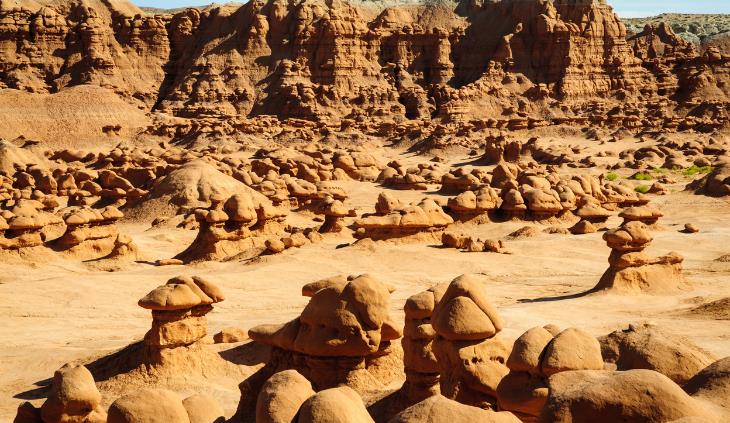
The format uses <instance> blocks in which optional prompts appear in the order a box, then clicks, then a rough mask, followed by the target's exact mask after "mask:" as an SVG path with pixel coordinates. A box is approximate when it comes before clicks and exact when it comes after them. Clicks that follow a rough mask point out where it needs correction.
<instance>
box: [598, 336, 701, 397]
mask: <svg viewBox="0 0 730 423" xmlns="http://www.w3.org/2000/svg"><path fill="white" fill-rule="evenodd" d="M599 341H600V343H601V352H602V355H603V359H604V361H606V362H607V363H613V364H615V365H616V369H617V370H632V369H648V370H654V371H657V372H659V373H661V374H663V375H665V376H667V377H668V378H669V379H671V380H672V381H673V382H675V383H677V384H680V385H681V384H684V383H685V382H687V381H688V380H689V379H691V378H692V377H693V376H694V375H696V374H697V373H698V372H699V371H700V370H702V369H704V368H705V367H707V366H708V365H710V364H711V363H712V362H713V361H714V357H713V356H712V355H711V354H710V353H708V352H707V351H705V350H703V349H701V348H700V347H698V346H697V345H695V344H694V343H692V341H690V340H689V339H687V338H685V337H682V336H678V335H674V334H671V333H668V332H666V331H663V330H660V328H658V327H655V326H650V325H629V327H628V329H624V330H617V331H615V332H612V333H610V334H608V335H606V336H604V337H601V338H599Z"/></svg>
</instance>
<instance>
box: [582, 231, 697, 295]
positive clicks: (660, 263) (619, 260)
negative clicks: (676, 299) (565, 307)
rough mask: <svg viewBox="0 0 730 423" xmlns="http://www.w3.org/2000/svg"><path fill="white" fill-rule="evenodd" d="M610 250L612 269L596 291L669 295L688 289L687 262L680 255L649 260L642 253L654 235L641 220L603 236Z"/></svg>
mask: <svg viewBox="0 0 730 423" xmlns="http://www.w3.org/2000/svg"><path fill="white" fill-rule="evenodd" d="M603 239H604V240H605V241H606V243H607V244H608V246H609V247H610V248H611V254H610V255H609V258H608V263H609V268H608V270H606V272H605V273H604V274H603V276H601V280H600V281H599V282H598V284H597V285H596V286H595V288H594V290H596V291H602V290H610V291H611V292H616V293H623V294H638V293H650V294H666V293H671V292H676V291H677V290H679V289H682V288H683V287H684V286H685V284H686V283H685V281H684V277H683V275H682V262H683V261H684V259H683V258H682V257H681V256H680V255H679V254H677V253H670V254H668V255H666V256H662V257H657V258H653V257H649V256H647V255H646V254H644V252H643V250H644V249H645V248H647V247H648V246H649V244H650V243H651V241H652V239H653V238H652V236H651V235H650V234H649V229H648V228H647V226H646V225H644V224H643V223H641V222H640V221H629V222H627V223H624V224H623V225H621V226H620V227H618V228H616V229H612V230H610V231H608V232H606V233H604V234H603Z"/></svg>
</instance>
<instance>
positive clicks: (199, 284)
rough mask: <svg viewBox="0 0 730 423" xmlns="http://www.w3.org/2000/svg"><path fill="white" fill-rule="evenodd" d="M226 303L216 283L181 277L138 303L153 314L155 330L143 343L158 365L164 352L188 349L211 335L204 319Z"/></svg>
mask: <svg viewBox="0 0 730 423" xmlns="http://www.w3.org/2000/svg"><path fill="white" fill-rule="evenodd" d="M224 299H225V297H224V295H223V293H222V292H221V290H220V289H219V288H218V287H217V286H215V285H214V284H213V283H211V282H208V281H206V280H205V279H202V278H199V277H197V276H194V277H187V276H178V277H176V278H173V279H170V280H169V281H168V282H167V284H165V285H162V286H159V287H157V288H155V289H154V290H152V291H151V292H150V293H149V294H147V295H146V296H145V297H144V298H142V299H141V300H139V303H138V304H139V306H140V307H142V308H146V309H148V310H152V328H151V329H150V330H149V331H148V332H147V334H146V335H145V337H144V343H145V344H146V345H147V347H148V350H149V351H150V352H151V354H150V359H151V360H153V361H155V360H157V359H158V358H159V357H161V352H163V351H164V350H169V349H174V348H179V347H188V346H191V345H193V344H195V343H196V342H198V341H200V340H201V339H203V338H204V337H205V336H206V335H207V334H208V321H207V319H206V317H205V315H206V314H208V313H209V312H210V311H212V310H213V304H215V303H218V302H220V301H223V300H224Z"/></svg>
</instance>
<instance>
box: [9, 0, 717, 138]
mask: <svg viewBox="0 0 730 423" xmlns="http://www.w3.org/2000/svg"><path fill="white" fill-rule="evenodd" d="M82 84H91V85H99V86H102V87H104V88H106V89H108V90H111V91H113V92H114V93H115V94H116V95H118V96H119V97H121V98H122V99H124V100H125V101H126V102H128V103H131V104H133V105H135V106H137V107H138V108H140V109H141V110H143V111H145V112H147V113H151V114H158V115H160V114H162V113H164V114H167V115H173V116H176V117H178V118H183V119H185V118H188V119H189V118H192V119H197V120H201V119H211V118H212V119H221V120H228V124H229V125H233V126H235V124H234V123H230V122H232V121H231V120H230V119H231V118H237V119H241V120H243V119H251V118H260V117H263V116H270V115H273V116H276V117H278V118H279V119H297V120H302V121H310V122H319V123H315V125H324V126H328V127H331V128H337V129H344V128H350V127H357V128H360V129H364V130H366V131H371V132H372V131H375V132H377V133H378V134H383V133H386V134H390V135H392V134H395V133H399V131H400V133H403V132H404V131H405V132H408V131H411V130H413V128H419V127H420V128H424V127H427V126H429V125H431V126H433V125H437V124H444V125H450V124H456V125H457V126H458V125H460V126H461V127H464V126H465V125H466V126H467V127H476V128H496V129H512V130H518V129H528V128H534V127H538V126H547V125H556V124H573V125H577V126H587V125H593V126H609V127H610V126H623V127H626V128H658V129H661V128H664V129H688V128H697V129H701V130H712V129H714V128H718V127H721V126H724V125H726V124H727V122H728V120H729V117H728V114H727V112H726V111H725V109H726V108H727V107H726V106H727V104H728V95H729V94H730V56H727V55H723V54H722V53H721V52H720V51H719V50H718V49H712V48H710V49H708V50H707V51H706V52H704V53H702V54H700V53H699V52H698V51H697V49H696V48H695V47H694V46H693V45H692V44H691V43H688V42H686V41H684V40H683V39H681V38H679V37H678V36H677V35H676V34H674V33H673V31H672V29H671V28H670V27H669V26H666V25H661V24H659V25H651V24H650V25H647V26H646V28H645V29H644V30H643V31H642V32H640V33H637V34H633V35H627V30H626V27H625V25H624V24H623V23H622V22H621V20H620V19H619V18H618V17H617V15H616V14H615V13H614V12H613V10H612V8H611V6H610V5H608V4H607V3H606V2H605V1H603V0H525V1H514V0H502V1H481V0H463V1H461V2H459V3H451V2H446V1H443V2H436V3H431V2H428V3H427V4H425V3H424V4H418V3H405V4H397V5H393V6H388V5H380V4H379V5H377V6H376V5H375V4H367V3H362V2H353V3H348V2H344V1H341V0H334V1H323V0H298V1H295V0H266V1H265V0H254V1H250V2H248V3H246V4H244V5H232V4H230V5H224V6H210V7H208V8H204V9H194V8H190V9H185V10H182V11H178V12H176V13H174V14H156V15H150V14H145V13H144V12H142V11H141V10H140V9H138V8H137V7H136V6H133V5H132V4H130V3H128V2H126V1H124V0H113V1H100V0H74V1H71V2H67V1H60V0H41V1H37V0H15V1H11V2H8V1H7V0H2V1H0V89H1V88H9V89H16V90H22V91H28V92H33V93H41V94H43V93H46V94H53V93H58V92H60V91H63V90H66V89H68V88H69V87H72V86H76V85H82ZM409 122H411V123H410V124H409ZM171 125H172V126H175V125H177V126H178V127H177V128H175V129H172V130H171V132H174V133H175V134H176V136H179V135H180V128H179V126H180V125H182V124H180V123H178V124H171ZM186 125H187V126H188V130H189V124H186ZM300 125H301V124H300ZM156 126H157V128H156V129H155V130H154V131H156V133H159V132H160V131H161V130H160V127H161V125H156ZM183 126H185V125H183ZM244 126H245V125H244ZM305 126H306V124H305ZM141 129H142V130H144V128H141ZM168 129H169V128H168ZM147 130H148V131H150V129H147ZM231 130H233V129H231ZM154 131H153V132H154ZM431 131H432V134H434V135H435V136H439V135H443V132H444V129H443V128H441V129H435V128H432V130H431ZM439 131H441V134H440V133H439ZM446 132H449V131H448V130H446ZM0 135H4V134H0ZM183 135H184V134H183ZM5 136H7V135H5Z"/></svg>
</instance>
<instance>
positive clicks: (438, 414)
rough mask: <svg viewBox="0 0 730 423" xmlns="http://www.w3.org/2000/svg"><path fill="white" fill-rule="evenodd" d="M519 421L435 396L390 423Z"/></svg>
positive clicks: (397, 416) (507, 422)
mask: <svg viewBox="0 0 730 423" xmlns="http://www.w3.org/2000/svg"><path fill="white" fill-rule="evenodd" d="M519 421H520V420H519V419H518V418H517V417H515V416H514V415H512V414H511V413H508V412H499V413H497V412H494V411H491V410H482V409H481V408H477V407H470V406H468V405H464V404H461V403H458V402H456V401H453V400H450V399H448V398H446V397H443V396H441V395H435V396H432V397H430V398H427V399H425V400H423V401H421V402H419V403H417V404H415V405H413V406H411V407H409V408H407V409H405V410H403V411H402V412H400V413H399V414H398V415H396V416H395V417H393V418H392V419H390V420H389V421H388V423H420V422H431V423H470V422H484V423H518V422H519Z"/></svg>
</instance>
